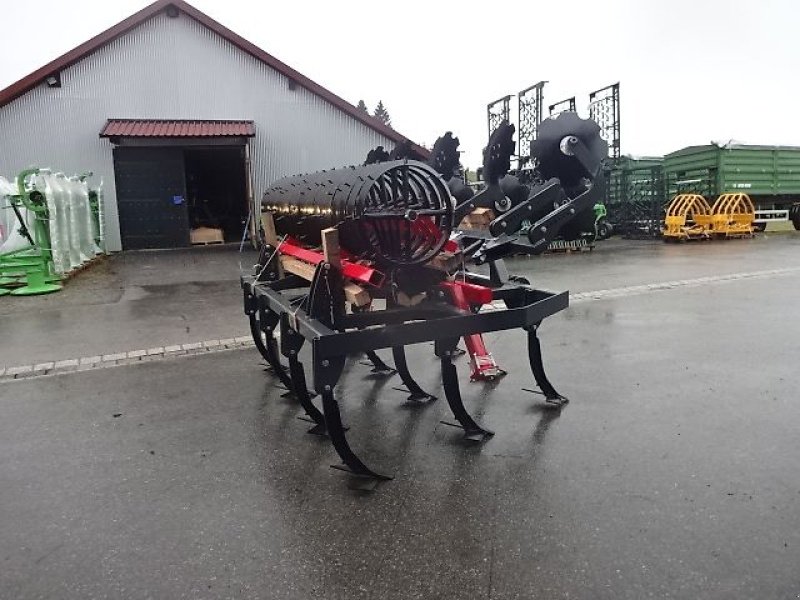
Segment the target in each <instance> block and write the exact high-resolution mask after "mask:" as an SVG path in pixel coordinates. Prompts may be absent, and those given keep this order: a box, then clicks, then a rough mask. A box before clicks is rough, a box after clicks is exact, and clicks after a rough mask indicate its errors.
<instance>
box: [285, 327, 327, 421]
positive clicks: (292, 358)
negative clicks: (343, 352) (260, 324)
mask: <svg viewBox="0 0 800 600" xmlns="http://www.w3.org/2000/svg"><path fill="white" fill-rule="evenodd" d="M280 328H281V353H282V354H283V355H284V356H286V357H287V358H288V359H289V377H290V379H291V387H290V388H289V389H290V390H291V391H292V394H293V395H294V397H295V398H297V400H298V402H300V406H302V407H303V410H305V411H306V415H308V416H307V418H303V417H300V418H301V419H303V420H304V421H310V422H311V423H314V427H312V428H311V429H309V430H308V433H312V434H314V435H325V434H326V433H327V431H326V427H325V416H324V415H323V414H322V412H320V410H319V409H318V408H317V407H316V406H314V403H313V402H312V401H311V398H312V395H311V393H310V392H309V391H308V386H307V385H306V374H305V371H304V369H303V363H301V362H300V350H302V348H303V344H305V341H306V340H305V338H304V337H303V336H302V335H300V334H298V333H297V332H296V331H294V329H292V328H291V327H289V315H287V314H286V313H284V314H282V315H281V316H280Z"/></svg>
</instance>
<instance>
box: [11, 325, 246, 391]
mask: <svg viewBox="0 0 800 600" xmlns="http://www.w3.org/2000/svg"><path fill="white" fill-rule="evenodd" d="M254 345H255V343H254V342H253V340H252V338H250V337H249V336H242V337H237V338H227V339H223V340H205V341H203V342H194V343H191V344H180V345H173V346H160V347H158V348H148V349H146V350H145V349H141V350H129V351H127V352H117V353H114V354H104V355H102V356H100V355H95V356H83V357H80V358H70V359H66V360H59V361H55V362H44V363H37V364H35V365H20V366H16V367H0V383H3V382H6V381H16V380H20V379H30V378H32V377H43V376H47V375H60V374H62V373H71V372H76V371H91V370H94V369H104V368H109V367H120V366H125V365H133V364H137V363H142V362H150V361H154V360H163V359H165V358H173V357H176V356H190V355H198V354H213V353H217V352H225V351H228V350H238V349H241V348H251V347H253V346H254Z"/></svg>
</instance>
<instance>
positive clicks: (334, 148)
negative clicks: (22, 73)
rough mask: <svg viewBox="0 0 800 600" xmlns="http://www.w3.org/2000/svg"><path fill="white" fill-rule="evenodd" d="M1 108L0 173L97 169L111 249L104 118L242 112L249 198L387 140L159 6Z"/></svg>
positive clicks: (114, 246) (115, 242)
mask: <svg viewBox="0 0 800 600" xmlns="http://www.w3.org/2000/svg"><path fill="white" fill-rule="evenodd" d="M61 81H62V87H61V88H52V89H51V88H48V87H46V86H45V85H41V86H39V87H37V88H36V89H34V90H31V91H30V92H28V93H27V94H25V95H24V96H21V97H20V98H18V99H16V100H14V101H13V102H11V103H10V104H8V105H6V106H4V107H2V108H0V174H3V175H5V176H7V177H8V176H13V175H15V174H16V173H17V172H18V171H20V170H21V169H23V168H25V167H28V166H31V165H35V166H40V167H53V168H57V169H60V170H63V171H65V172H67V173H68V174H72V173H75V172H80V171H87V170H91V171H93V172H94V173H95V174H96V176H97V177H98V178H99V177H102V178H103V181H104V190H105V198H106V210H107V220H108V231H107V237H108V239H107V242H108V247H109V249H110V250H119V249H120V236H119V222H118V218H117V207H116V193H115V189H114V169H113V162H112V157H111V144H110V142H109V141H108V140H105V139H100V138H99V137H98V133H99V132H100V129H101V128H102V127H103V125H104V124H105V121H106V119H107V118H147V119H250V120H253V121H255V124H256V137H255V138H254V139H253V140H252V141H251V155H252V177H253V188H254V190H253V191H254V193H255V196H256V197H260V196H261V194H262V193H263V191H264V189H265V188H266V186H267V185H268V184H269V183H270V182H271V181H274V180H275V179H277V178H278V177H281V176H283V175H287V174H294V173H298V172H303V171H312V170H319V169H326V168H331V167H334V166H341V165H343V164H355V163H359V162H361V161H363V159H364V157H365V156H366V153H367V151H368V150H369V149H370V148H373V147H375V146H377V145H379V144H380V145H383V146H385V147H388V148H391V147H393V145H394V143H393V142H392V141H391V140H389V139H388V138H386V137H384V136H382V135H380V134H379V133H377V132H375V131H374V130H372V129H370V128H369V127H367V126H366V125H364V124H362V123H360V122H358V121H356V120H355V119H353V118H352V117H349V116H348V115H346V114H344V113H343V112H341V111H340V110H338V109H337V108H336V107H334V106H333V105H331V104H329V103H327V102H325V101H324V100H323V99H321V98H320V97H318V96H316V95H314V94H312V93H310V92H308V91H306V90H305V89H303V88H301V87H299V86H298V87H296V88H295V89H294V90H290V89H289V82H288V79H287V78H286V77H284V76H283V75H281V74H280V73H278V72H277V71H275V70H273V69H271V68H270V67H268V66H266V65H264V64H263V63H262V62H260V61H258V60H257V59H255V58H253V57H252V56H250V55H248V54H246V53H245V52H242V51H241V50H239V49H238V48H236V47H235V46H234V45H232V44H231V43H229V42H228V41H226V40H225V39H223V38H221V37H220V36H218V35H217V34H216V33H214V32H212V31H211V30H209V29H207V28H205V27H204V26H203V25H201V24H200V23H198V22H197V21H195V20H194V19H191V18H190V17H187V16H185V15H183V14H181V15H180V17H178V18H174V19H173V18H169V17H167V16H166V14H164V13H162V14H159V15H157V16H155V17H153V18H152V19H150V20H149V21H147V22H146V23H144V24H142V25H141V26H139V27H137V28H136V29H134V30H133V31H131V32H129V33H128V34H126V35H124V36H122V37H121V38H119V39H117V40H115V41H114V42H112V43H111V44H109V45H108V46H106V47H104V48H102V49H101V50H99V51H98V52H95V53H94V54H92V55H90V56H88V57H86V58H85V59H84V60H82V61H81V62H79V63H77V64H75V65H73V66H72V67H70V68H68V69H66V70H65V71H64V72H62V74H61Z"/></svg>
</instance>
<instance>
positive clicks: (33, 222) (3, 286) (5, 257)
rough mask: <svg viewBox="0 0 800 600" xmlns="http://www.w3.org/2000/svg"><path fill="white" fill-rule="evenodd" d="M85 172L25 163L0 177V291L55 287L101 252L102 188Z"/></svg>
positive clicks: (53, 289) (24, 293) (10, 292)
mask: <svg viewBox="0 0 800 600" xmlns="http://www.w3.org/2000/svg"><path fill="white" fill-rule="evenodd" d="M89 176H90V175H82V176H75V177H66V176H65V175H64V174H62V173H56V174H53V173H51V172H50V171H47V170H40V169H28V170H26V171H23V172H21V173H20V174H19V175H18V176H17V177H16V178H15V179H14V181H13V182H9V181H8V180H6V179H4V178H2V177H0V296H3V295H16V296H27V295H36V294H46V293H50V292H56V291H58V290H60V289H61V281H62V279H64V278H65V277H66V276H68V275H69V274H70V273H72V272H74V271H76V270H77V269H79V268H81V267H82V266H84V265H85V264H86V263H88V262H89V261H91V260H92V259H93V258H94V257H95V256H96V255H98V254H101V253H102V247H103V243H104V235H103V213H102V192H101V190H100V189H92V188H90V187H89V185H88V183H87V178H88V177H89Z"/></svg>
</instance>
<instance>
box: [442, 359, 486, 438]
mask: <svg viewBox="0 0 800 600" xmlns="http://www.w3.org/2000/svg"><path fill="white" fill-rule="evenodd" d="M452 355H453V350H452V349H444V350H442V351H440V354H439V359H440V361H441V364H442V385H443V387H444V395H445V398H447V404H448V405H450V410H451V411H452V412H453V416H454V417H455V418H456V421H458V425H456V424H455V423H448V422H447V421H442V423H444V424H445V425H452V426H454V427H461V428H462V429H463V430H464V438H465V439H467V440H469V441H472V442H480V441H483V440H485V439H486V438H487V437H491V436H493V435H494V432H493V431H489V430H488V429H484V428H483V427H481V426H480V425H478V423H476V422H475V419H473V418H472V416H471V415H470V414H469V413H468V412H467V409H466V408H465V407H464V402H463V400H462V399H461V389H460V388H459V386H458V371H457V370H456V366H455V365H454V364H453V356H452Z"/></svg>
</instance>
